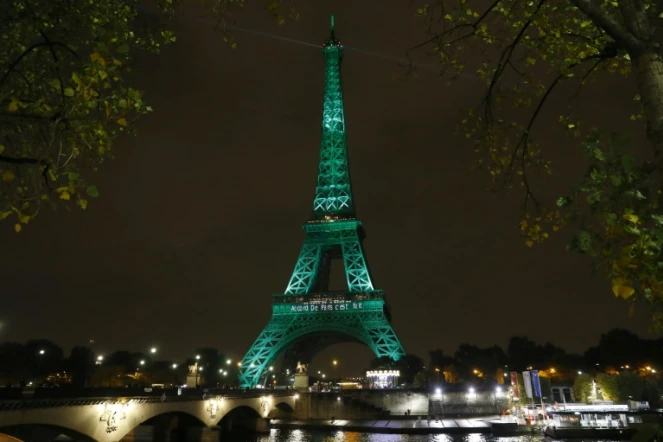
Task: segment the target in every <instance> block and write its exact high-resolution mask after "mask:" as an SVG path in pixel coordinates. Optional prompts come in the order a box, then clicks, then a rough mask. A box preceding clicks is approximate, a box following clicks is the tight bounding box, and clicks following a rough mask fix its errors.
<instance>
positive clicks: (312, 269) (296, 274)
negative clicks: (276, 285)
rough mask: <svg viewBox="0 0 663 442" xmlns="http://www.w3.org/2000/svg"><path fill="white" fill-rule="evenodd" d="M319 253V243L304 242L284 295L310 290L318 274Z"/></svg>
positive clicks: (320, 248)
mask: <svg viewBox="0 0 663 442" xmlns="http://www.w3.org/2000/svg"><path fill="white" fill-rule="evenodd" d="M321 253H322V247H320V245H319V244H307V243H306V242H305V243H304V246H303V247H302V250H301V252H299V258H297V264H295V270H294V271H293V272H292V276H291V277H290V282H288V287H287V288H286V290H285V294H286V295H299V294H303V293H307V292H308V291H310V290H311V288H312V287H313V284H315V279H316V277H317V275H318V270H319V269H318V267H319V265H320V254H321Z"/></svg>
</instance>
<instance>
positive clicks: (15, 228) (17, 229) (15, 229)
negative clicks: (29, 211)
mask: <svg viewBox="0 0 663 442" xmlns="http://www.w3.org/2000/svg"><path fill="white" fill-rule="evenodd" d="M20 231H21V225H20V224H18V223H16V224H14V232H16V233H18V232H20Z"/></svg>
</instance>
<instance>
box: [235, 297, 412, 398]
mask: <svg viewBox="0 0 663 442" xmlns="http://www.w3.org/2000/svg"><path fill="white" fill-rule="evenodd" d="M382 306H383V303H382V302H376V303H375V304H374V305H373V308H372V309H369V310H367V311H359V312H357V311H330V312H319V311H313V312H311V311H307V312H296V313H292V314H275V315H272V318H271V319H270V321H269V322H268V323H267V326H266V327H265V328H264V330H263V331H262V332H261V333H260V335H259V336H258V339H256V341H255V342H254V343H253V345H252V346H251V348H250V349H249V351H248V353H247V354H246V356H245V357H244V359H243V361H242V366H241V369H240V375H239V381H240V384H241V386H242V387H245V388H246V387H255V386H256V385H258V383H259V382H260V378H261V377H262V376H265V375H268V373H269V371H268V369H269V366H270V365H273V364H274V362H275V361H276V359H277V358H278V357H279V356H280V355H281V354H282V353H283V352H284V351H286V350H287V349H288V348H290V347H291V346H292V345H293V344H295V343H296V342H297V341H299V340H301V339H304V338H306V337H309V336H311V335H314V334H320V333H323V334H337V335H338V336H339V338H338V339H337V342H346V341H350V342H356V341H360V342H362V343H364V344H366V345H367V346H368V347H370V349H371V350H373V353H375V356H377V357H389V358H392V359H394V360H398V359H400V358H401V357H402V356H403V355H405V351H404V350H403V346H402V345H401V343H400V341H399V340H398V338H397V337H396V333H395V332H394V330H393V328H392V327H391V324H389V321H387V318H386V317H385V315H384V312H383V311H382Z"/></svg>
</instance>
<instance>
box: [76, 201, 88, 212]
mask: <svg viewBox="0 0 663 442" xmlns="http://www.w3.org/2000/svg"><path fill="white" fill-rule="evenodd" d="M77 204H78V207H80V208H81V209H83V210H85V209H87V200H84V199H80V200H78V201H77Z"/></svg>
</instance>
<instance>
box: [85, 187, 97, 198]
mask: <svg viewBox="0 0 663 442" xmlns="http://www.w3.org/2000/svg"><path fill="white" fill-rule="evenodd" d="M87 194H88V195H89V196H90V197H92V198H97V197H99V190H97V186H87Z"/></svg>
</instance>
